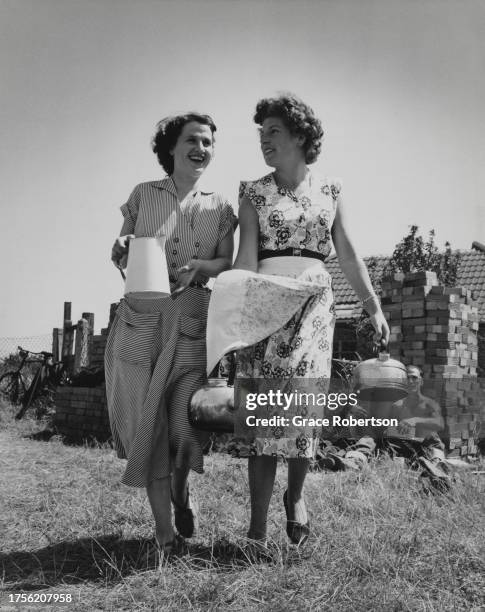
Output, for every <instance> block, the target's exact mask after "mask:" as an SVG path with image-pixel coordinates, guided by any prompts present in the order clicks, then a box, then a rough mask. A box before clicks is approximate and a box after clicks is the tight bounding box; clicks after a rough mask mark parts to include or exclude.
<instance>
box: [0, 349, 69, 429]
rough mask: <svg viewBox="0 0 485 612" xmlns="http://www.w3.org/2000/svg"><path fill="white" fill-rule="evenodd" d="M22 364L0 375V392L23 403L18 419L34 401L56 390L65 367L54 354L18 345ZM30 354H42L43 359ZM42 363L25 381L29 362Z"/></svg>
mask: <svg viewBox="0 0 485 612" xmlns="http://www.w3.org/2000/svg"><path fill="white" fill-rule="evenodd" d="M18 350H19V355H20V364H19V365H18V367H17V369H16V370H11V371H9V372H5V373H4V374H3V375H2V376H1V377H0V392H1V393H2V394H3V395H4V396H5V397H6V398H7V399H8V400H9V401H10V402H11V403H12V404H18V403H20V404H21V408H20V410H19V411H18V413H17V414H16V415H15V418H16V419H17V420H19V419H21V418H22V417H23V416H24V414H25V413H26V411H27V410H28V409H29V407H30V406H31V405H32V403H33V402H34V401H35V400H36V399H38V398H39V397H41V396H42V395H49V393H50V392H54V391H55V388H56V387H58V386H59V385H60V384H61V383H62V382H63V379H64V374H65V368H64V364H63V363H62V362H61V361H57V362H54V360H53V357H54V356H53V354H52V353H48V352H46V351H40V352H39V353H35V352H33V351H26V350H25V349H23V348H22V347H20V346H19V347H18ZM29 355H36V356H40V357H41V359H29V358H28V357H29ZM32 363H40V366H39V368H38V369H37V371H36V372H35V374H34V377H33V378H32V380H31V382H30V383H29V384H27V383H26V381H25V375H24V374H23V372H22V371H23V370H24V368H25V366H26V365H27V364H32Z"/></svg>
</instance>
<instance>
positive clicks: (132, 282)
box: [125, 236, 170, 297]
mask: <svg viewBox="0 0 485 612" xmlns="http://www.w3.org/2000/svg"><path fill="white" fill-rule="evenodd" d="M128 294H131V295H133V294H139V295H138V297H161V296H163V295H169V294H170V282H169V280H168V269H167V259H166V257H165V236H160V237H158V238H132V239H131V240H130V243H129V249H128V265H127V268H126V282H125V295H128Z"/></svg>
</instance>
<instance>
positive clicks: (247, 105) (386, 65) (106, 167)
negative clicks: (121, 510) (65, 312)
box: [0, 0, 485, 338]
mask: <svg viewBox="0 0 485 612" xmlns="http://www.w3.org/2000/svg"><path fill="white" fill-rule="evenodd" d="M0 23H1V26H0V28H1V31H0V83H1V85H0V86H1V90H2V91H1V97H0V105H1V106H0V130H1V132H0V133H1V147H0V172H1V177H0V194H1V200H0V201H1V218H2V223H1V228H2V239H1V247H0V249H1V252H0V262H1V264H0V265H1V269H2V275H1V277H2V286H1V304H0V338H2V337H5V336H28V335H35V334H43V333H49V332H50V331H51V329H52V327H57V326H60V325H61V323H62V322H61V319H62V307H63V302H64V301H72V303H73V318H74V319H76V320H77V319H78V318H79V317H80V316H81V313H82V312H83V311H84V312H86V311H88V312H94V313H95V315H96V328H97V329H99V328H100V327H104V326H105V325H106V323H107V319H108V312H109V304H110V303H111V302H115V301H117V300H118V299H119V298H120V297H121V294H122V289H123V286H122V282H121V277H120V275H119V273H118V272H117V271H116V270H115V268H114V267H113V266H112V264H111V262H110V250H111V244H112V242H113V240H114V238H115V237H116V235H117V234H118V232H119V229H120V227H121V214H120V212H119V206H120V205H121V204H122V203H123V202H125V201H126V199H127V198H128V196H129V194H130V192H131V190H132V188H133V187H134V185H135V184H136V183H139V182H141V181H146V180H153V179H158V178H160V177H161V176H162V170H161V168H160V167H159V166H158V165H157V163H156V158H155V156H154V155H153V153H152V152H151V149H150V138H151V136H152V133H153V130H154V126H155V124H156V122H157V121H158V120H159V119H161V118H162V117H164V116H166V115H168V114H172V113H176V112H179V111H186V110H191V109H194V110H198V111H201V112H208V113H210V114H211V115H213V117H214V119H215V121H216V124H217V126H218V132H217V143H216V157H215V159H214V161H213V163H212V166H211V168H210V169H209V170H208V172H207V177H208V180H209V182H210V183H211V184H212V186H213V187H215V188H216V189H217V190H220V191H223V192H225V193H226V194H227V195H228V197H229V198H230V199H231V200H232V202H233V203H234V206H235V207H237V202H236V194H237V188H238V183H239V181H240V180H241V179H252V178H257V177H258V176H261V175H262V174H264V173H266V172H267V171H268V169H267V168H266V167H265V165H264V162H263V160H262V156H261V154H260V151H259V147H258V140H257V132H256V128H255V126H254V124H253V122H252V115H253V112H254V107H255V104H256V102H257V100H258V99H259V98H261V97H263V96H266V95H271V94H274V93H275V92H277V91H279V90H290V91H293V92H294V93H296V94H297V95H299V96H300V97H302V98H303V99H304V100H305V101H307V102H308V103H309V104H311V105H312V106H313V107H314V109H315V111H316V113H317V115H318V116H319V117H320V118H321V120H322V122H323V126H324V129H325V142H324V147H323V152H322V155H321V157H320V159H319V161H318V162H317V164H316V165H315V166H316V168H317V169H318V170H319V171H321V172H323V173H325V174H327V175H330V176H337V177H341V179H342V182H343V192H342V193H343V195H344V199H345V203H346V208H347V213H348V216H349V218H350V222H351V226H352V230H353V235H354V242H355V244H356V246H357V247H358V249H359V251H360V252H361V254H362V255H370V254H390V253H391V252H392V250H393V247H394V245H395V244H396V242H397V241H398V240H399V239H400V238H402V237H403V235H404V234H405V233H407V231H408V226H409V225H411V224H417V225H419V226H420V228H421V229H422V230H423V232H424V233H427V232H428V231H429V230H430V229H431V228H434V229H435V230H436V233H437V239H438V242H439V243H440V244H441V245H442V244H443V243H444V241H445V240H450V241H451V242H452V246H453V247H455V248H461V249H468V248H470V247H471V243H472V241H473V240H479V241H481V242H485V208H484V196H483V194H484V193H485V172H484V171H483V169H484V167H485V153H484V152H485V130H484V116H485V115H484V104H485V81H484V68H485V39H484V37H483V32H484V31H485V2H483V1H481V0H476V1H475V0H467V1H466V2H464V1H463V0H456V1H449V0H436V1H433V0H419V1H418V0H320V1H312V2H305V1H301V0H299V1H296V0H295V1H292V2H289V1H286V0H226V1H223V0H220V1H216V0H205V1H194V2H189V1H187V0H177V1H175V0H174V1H168V0H0Z"/></svg>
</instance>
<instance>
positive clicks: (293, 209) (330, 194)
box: [239, 172, 341, 257]
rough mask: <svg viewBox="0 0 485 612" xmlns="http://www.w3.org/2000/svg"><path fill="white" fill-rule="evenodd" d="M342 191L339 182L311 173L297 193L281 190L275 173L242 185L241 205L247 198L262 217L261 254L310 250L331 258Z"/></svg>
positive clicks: (260, 226) (260, 227)
mask: <svg viewBox="0 0 485 612" xmlns="http://www.w3.org/2000/svg"><path fill="white" fill-rule="evenodd" d="M340 190H341V184H340V182H339V181H336V180H330V179H327V178H319V177H316V176H314V175H313V174H311V173H310V172H308V174H307V176H306V178H305V181H304V182H303V183H302V184H301V185H300V186H299V188H298V190H297V191H296V192H293V191H291V190H289V189H286V188H285V187H278V186H277V185H276V182H275V180H274V176H273V173H271V174H267V175H266V176H263V177H262V178H260V179H258V180H256V181H244V182H241V185H240V188H239V201H241V199H242V198H243V197H244V196H246V197H247V198H248V199H249V201H250V202H251V203H252V205H253V206H254V208H255V209H256V211H257V213H258V217H259V250H260V251H261V250H263V249H269V250H280V249H287V248H289V247H292V248H296V249H309V250H310V251H316V252H317V253H321V254H322V255H324V256H325V257H328V255H329V254H330V252H331V250H332V238H331V234H330V231H331V228H332V224H333V221H334V219H335V213H336V210H337V198H338V195H339V193H340Z"/></svg>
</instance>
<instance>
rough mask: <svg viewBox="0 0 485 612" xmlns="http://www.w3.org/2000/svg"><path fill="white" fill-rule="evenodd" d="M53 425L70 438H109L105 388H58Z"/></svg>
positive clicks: (101, 439)
mask: <svg viewBox="0 0 485 612" xmlns="http://www.w3.org/2000/svg"><path fill="white" fill-rule="evenodd" d="M54 422H55V426H56V429H57V431H58V432H59V433H60V434H61V435H63V436H65V437H66V438H68V439H71V440H79V441H80V440H86V439H92V438H95V439H97V440H99V441H104V440H107V439H108V438H109V437H110V435H111V434H110V427H109V418H108V411H107V408H106V390H105V388H104V385H103V386H101V387H94V388H90V387H69V386H66V387H59V388H58V390H57V393H56V415H55V421H54Z"/></svg>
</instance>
